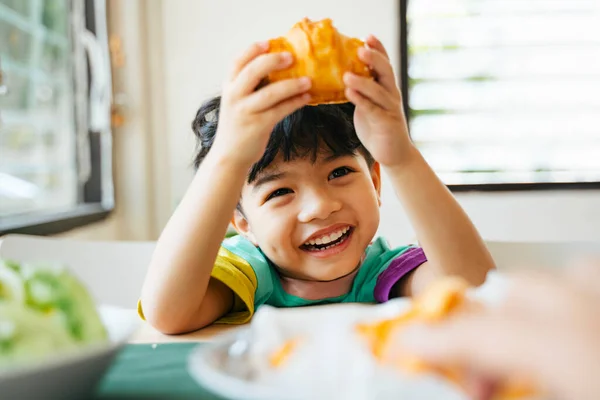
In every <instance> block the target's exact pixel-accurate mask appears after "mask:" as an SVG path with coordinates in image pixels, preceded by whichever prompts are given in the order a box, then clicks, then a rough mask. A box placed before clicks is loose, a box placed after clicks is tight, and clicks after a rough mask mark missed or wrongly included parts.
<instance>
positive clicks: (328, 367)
mask: <svg viewBox="0 0 600 400" xmlns="http://www.w3.org/2000/svg"><path fill="white" fill-rule="evenodd" d="M406 306H407V302H406V301H394V302H390V303H387V304H385V305H378V306H366V305H357V304H337V305H329V306H321V307H316V308H315V307H303V308H295V309H273V308H270V307H266V308H261V310H260V311H259V312H258V313H257V315H256V316H255V320H254V321H253V324H254V323H256V321H257V320H258V321H260V322H259V323H260V324H263V326H262V328H259V329H258V330H256V329H255V330H253V327H251V328H245V329H242V330H238V331H235V332H233V333H229V334H225V335H223V336H221V337H219V338H217V339H216V340H215V341H213V342H211V343H210V344H205V345H202V346H198V347H197V348H196V349H194V351H193V352H192V354H191V355H190V357H189V359H188V371H189V373H190V375H191V376H192V377H193V378H194V379H195V380H196V381H197V382H198V383H199V384H200V385H201V386H203V387H205V388H206V389H208V390H210V391H212V392H214V393H217V394H219V395H221V396H224V397H226V398H229V399H236V400H258V399H261V400H276V399H277V400H292V399H294V400H297V399H311V400H315V399H331V398H344V399H346V400H349V399H378V400H383V399H394V400H396V399H399V398H402V399H413V400H416V399H423V400H425V399H445V400H466V398H465V396H464V394H462V393H461V392H459V391H458V390H457V389H456V388H455V387H453V386H451V385H450V384H448V383H447V382H445V381H443V380H441V379H439V378H436V377H433V376H428V377H408V376H400V375H399V373H398V372H397V371H395V370H391V369H389V368H384V367H381V366H379V365H377V363H376V361H375V360H374V359H372V357H371V356H370V353H368V350H366V349H365V350H364V351H363V350H361V349H359V347H360V343H359V340H358V339H352V338H351V335H353V334H352V328H351V327H350V326H353V324H355V323H356V322H358V321H368V320H372V319H378V318H379V317H382V316H386V315H393V314H396V313H397V312H398V310H400V309H402V308H405V307H406ZM265 311H266V312H265ZM270 328H273V329H270ZM275 331H276V332H277V333H274V334H273V335H271V334H270V332H275ZM298 332H300V333H301V334H302V335H304V334H307V335H308V336H309V338H308V339H307V342H312V340H311V339H312V338H310V336H312V337H317V338H318V340H317V341H315V342H314V343H313V344H310V343H308V344H307V346H306V347H304V350H305V351H304V354H302V355H300V356H297V357H296V358H295V359H294V361H292V358H291V357H294V356H291V357H290V359H289V360H288V361H287V364H288V365H291V364H292V363H295V366H294V367H291V368H288V370H287V371H286V375H285V376H283V375H277V374H279V372H275V374H274V375H272V376H271V377H270V378H268V379H267V380H263V379H261V378H260V377H259V375H260V374H261V372H260V371H258V370H257V368H256V365H257V364H256V359H254V362H253V361H251V359H250V357H242V358H237V357H232V356H231V354H232V350H231V349H232V345H233V344H234V343H236V346H237V345H238V344H240V343H241V344H242V345H244V344H247V345H248V346H253V345H254V346H257V347H256V348H258V347H261V346H263V345H265V344H266V345H267V346H269V347H271V346H270V344H271V343H273V342H276V343H280V339H281V338H282V336H283V337H284V339H286V338H287V339H289V338H290V337H291V336H290V335H292V336H293V335H295V334H296V333H298ZM344 332H347V334H346V336H345V337H344V335H345V334H344ZM257 335H258V336H260V337H261V338H262V339H263V340H261V344H257V342H258V341H253V340H252V338H253V337H254V338H257ZM267 336H268V338H267ZM303 337H304V336H303ZM275 347H277V346H275ZM348 348H352V351H347V349H348ZM267 373H268V374H270V372H267ZM263 377H264V375H263Z"/></svg>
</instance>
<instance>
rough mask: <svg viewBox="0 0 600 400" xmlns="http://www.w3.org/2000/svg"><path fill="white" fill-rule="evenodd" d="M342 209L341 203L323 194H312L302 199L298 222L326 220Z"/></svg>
mask: <svg viewBox="0 0 600 400" xmlns="http://www.w3.org/2000/svg"><path fill="white" fill-rule="evenodd" d="M341 208H342V202H341V201H340V200H338V199H336V198H334V197H332V196H329V195H328V194H327V193H324V192H314V193H311V194H310V195H306V196H304V198H303V202H302V208H301V210H300V213H299V214H298V220H299V221H300V222H310V221H312V220H314V219H327V218H328V217H329V216H330V215H331V214H333V213H334V212H336V211H339V210H340V209H341Z"/></svg>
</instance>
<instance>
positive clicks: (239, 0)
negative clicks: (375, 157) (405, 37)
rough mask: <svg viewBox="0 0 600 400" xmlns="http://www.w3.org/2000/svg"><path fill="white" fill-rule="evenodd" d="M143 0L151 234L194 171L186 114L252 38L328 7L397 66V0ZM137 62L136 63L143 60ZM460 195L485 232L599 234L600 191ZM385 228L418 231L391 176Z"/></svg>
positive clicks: (405, 234)
mask: <svg viewBox="0 0 600 400" xmlns="http://www.w3.org/2000/svg"><path fill="white" fill-rule="evenodd" d="M137 2H139V4H143V7H145V8H146V9H145V10H144V13H145V15H143V16H142V21H145V24H147V26H146V34H147V37H146V43H144V41H140V42H139V44H140V45H146V46H148V52H147V53H148V55H147V57H148V59H147V62H148V64H149V66H148V73H149V77H148V82H149V85H150V90H149V91H147V94H148V95H149V96H150V98H151V99H152V100H151V101H150V103H151V112H150V113H148V114H146V118H148V121H150V123H149V125H150V126H148V123H147V124H146V125H145V126H146V127H147V128H148V129H149V135H148V136H150V138H148V139H147V140H149V141H151V142H152V146H151V147H152V152H153V153H152V158H150V160H151V162H150V164H151V167H152V168H153V169H154V173H153V177H154V178H153V181H152V182H151V185H150V190H151V196H152V199H153V201H154V205H153V206H152V207H151V208H152V210H153V212H152V213H151V214H152V215H151V217H152V218H153V221H154V225H155V228H154V231H153V234H154V235H156V234H158V230H159V229H160V227H162V226H164V223H165V222H166V220H167V218H168V216H169V214H170V212H171V211H172V209H173V207H175V205H176V204H177V202H178V200H179V199H180V198H181V196H182V194H183V193H184V191H185V189H186V187H187V184H188V182H189V181H190V179H191V176H192V169H191V167H190V162H191V157H192V154H193V149H194V140H193V136H192V133H191V129H190V124H191V121H192V119H193V117H194V114H195V111H196V109H197V108H198V106H199V105H200V104H201V102H202V101H203V100H205V99H207V98H208V97H209V96H212V95H215V94H217V93H218V91H219V89H220V86H221V82H222V80H223V79H224V74H225V72H226V71H227V68H228V66H229V64H230V62H231V59H232V58H233V57H234V55H235V54H237V53H238V52H239V51H240V50H242V49H244V48H245V47H246V46H248V45H249V44H250V43H251V42H253V41H256V40H264V39H268V38H271V37H275V36H279V35H281V34H283V33H285V32H286V31H287V30H288V29H289V28H290V27H291V26H292V24H293V23H294V22H296V21H297V20H299V19H301V18H302V17H304V16H308V17H310V18H312V19H320V18H323V17H330V18H332V19H333V20H334V23H335V25H336V26H337V27H338V28H339V29H340V31H341V32H342V33H345V34H347V35H351V36H357V37H364V36H366V35H367V34H368V33H374V34H375V35H377V36H378V37H379V38H380V39H381V40H382V42H383V43H384V45H385V46H386V47H387V48H388V50H389V53H390V55H391V58H392V60H393V61H394V66H395V68H396V70H397V66H398V62H397V60H398V49H399V45H398V21H399V20H398V8H397V3H398V1H397V0H345V1H341V0H340V1H334V0H303V1H301V2H299V1H298V2H293V1H281V0H254V1H244V0H220V1H218V2H217V1H207V0H148V1H146V2H140V0H137ZM117 3H127V2H117ZM130 22H131V21H130ZM124 40H127V38H124ZM131 51H132V53H131V54H130V57H131V56H132V55H133V56H134V57H135V56H136V55H143V53H144V52H136V51H135V49H134V48H132V49H131ZM133 65H134V66H136V67H137V66H139V62H138V63H135V62H134V63H133ZM132 77H133V75H132ZM146 111H147V110H146ZM138 126H143V125H138ZM140 129H141V128H140ZM138 134H139V133H138ZM123 167H124V166H122V168H123ZM129 179H130V180H131V179H132V178H131V177H130V178H129ZM123 186H127V185H125V184H124V185H123ZM123 190H127V189H123ZM130 190H131V189H130ZM138 197H139V193H138ZM457 197H458V199H459V201H460V202H461V204H462V205H463V206H464V207H465V209H466V211H467V212H468V213H469V215H470V216H471V217H472V219H473V220H474V222H475V224H476V225H477V227H478V228H479V230H480V232H481V233H482V235H483V236H484V238H486V239H492V240H569V239H571V240H578V239H579V240H585V239H600V191H568V192H555V191H545V192H528V193H523V192H521V193H472V194H459V195H458V196H457ZM146 207H149V206H146ZM130 223H131V220H130V221H129V224H130ZM380 232H381V234H383V235H385V236H386V237H388V238H389V239H390V241H391V242H392V243H395V244H399V243H401V242H404V241H407V240H410V239H411V238H412V237H413V231H412V229H411V228H410V225H409V224H408V221H407V219H406V216H405V215H404V214H403V212H402V211H401V206H400V205H399V203H398V201H397V200H396V199H395V196H394V194H393V192H392V190H391V187H390V185H389V181H388V180H387V179H384V190H383V206H382V223H381V228H380Z"/></svg>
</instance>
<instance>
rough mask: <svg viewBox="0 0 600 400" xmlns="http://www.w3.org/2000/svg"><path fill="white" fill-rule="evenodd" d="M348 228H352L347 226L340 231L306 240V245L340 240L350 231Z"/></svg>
mask: <svg viewBox="0 0 600 400" xmlns="http://www.w3.org/2000/svg"><path fill="white" fill-rule="evenodd" d="M348 229H350V228H348V227H345V228H343V229H340V230H339V231H336V232H333V233H331V234H329V235H323V236H321V237H320V238H317V239H311V240H309V241H308V242H306V243H305V245H307V246H310V245H315V244H327V243H330V242H333V241H335V240H338V239H339V238H340V237H342V236H343V235H344V234H345V233H346V232H348Z"/></svg>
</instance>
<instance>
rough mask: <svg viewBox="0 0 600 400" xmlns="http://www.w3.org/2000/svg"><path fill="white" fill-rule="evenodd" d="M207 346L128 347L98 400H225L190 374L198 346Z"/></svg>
mask: <svg viewBox="0 0 600 400" xmlns="http://www.w3.org/2000/svg"><path fill="white" fill-rule="evenodd" d="M205 345H206V343H197V342H196V343H165V344H157V345H152V344H129V345H127V346H125V348H124V349H123V350H122V351H121V352H120V353H119V355H118V356H117V357H116V359H115V360H114V362H113V364H112V366H111V367H110V368H109V370H108V371H107V373H106V374H105V376H104V378H103V380H102V381H101V382H100V384H99V387H98V389H97V392H96V400H116V399H123V400H142V399H186V400H187V399H207V400H222V398H221V397H218V396H216V395H214V394H212V393H210V392H209V391H208V390H206V389H204V388H203V387H201V386H200V385H199V384H198V383H196V381H195V380H194V378H192V377H191V376H190V375H189V374H188V371H187V360H188V356H189V354H190V353H191V351H192V350H193V349H194V348H195V347H196V346H205Z"/></svg>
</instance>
